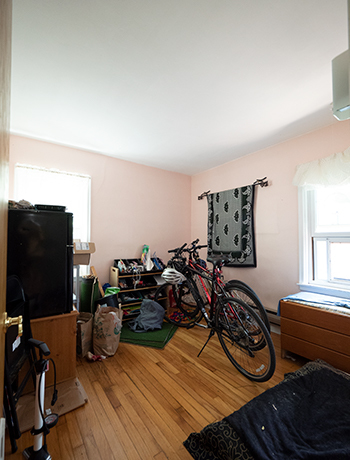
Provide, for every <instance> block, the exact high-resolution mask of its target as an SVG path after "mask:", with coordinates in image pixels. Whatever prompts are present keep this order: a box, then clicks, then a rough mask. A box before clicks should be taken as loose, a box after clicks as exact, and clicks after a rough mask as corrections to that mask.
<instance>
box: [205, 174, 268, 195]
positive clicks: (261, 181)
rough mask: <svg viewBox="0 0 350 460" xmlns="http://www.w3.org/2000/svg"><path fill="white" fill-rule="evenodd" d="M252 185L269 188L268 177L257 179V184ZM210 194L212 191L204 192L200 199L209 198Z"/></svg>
mask: <svg viewBox="0 0 350 460" xmlns="http://www.w3.org/2000/svg"><path fill="white" fill-rule="evenodd" d="M252 185H260V187H268V185H269V182H268V180H267V177H266V176H265V177H263V178H262V179H256V180H255V182H254V183H253V184H252ZM209 193H210V190H208V191H207V192H203V193H202V194H201V195H199V197H198V199H199V200H203V198H204V197H205V196H208V195H209Z"/></svg>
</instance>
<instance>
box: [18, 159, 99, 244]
mask: <svg viewBox="0 0 350 460" xmlns="http://www.w3.org/2000/svg"><path fill="white" fill-rule="evenodd" d="M90 184H91V179H90V177H89V176H85V175H81V174H74V173H69V172H63V171H58V170H53V169H44V168H38V167H35V166H27V165H19V164H17V165H16V167H15V200H16V201H19V200H22V199H24V200H27V201H29V202H30V203H32V204H51V205H60V206H66V211H67V212H72V213H73V238H74V239H80V240H81V241H84V242H86V241H90Z"/></svg>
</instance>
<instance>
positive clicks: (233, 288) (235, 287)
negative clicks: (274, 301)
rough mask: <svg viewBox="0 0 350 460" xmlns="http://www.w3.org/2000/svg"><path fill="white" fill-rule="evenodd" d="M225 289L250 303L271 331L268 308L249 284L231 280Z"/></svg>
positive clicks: (231, 294)
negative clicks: (266, 308)
mask: <svg viewBox="0 0 350 460" xmlns="http://www.w3.org/2000/svg"><path fill="white" fill-rule="evenodd" d="M225 290H226V292H228V293H229V295H230V296H231V297H233V298H234V299H239V300H242V302H244V303H246V304H248V305H249V306H250V307H251V308H253V309H254V310H255V312H256V313H258V315H259V316H260V318H261V319H262V320H263V322H264V324H265V326H266V329H267V330H268V332H270V331H271V326H270V321H269V318H268V316H267V313H266V310H265V308H264V306H263V304H262V303H261V302H260V299H259V297H258V296H257V295H256V294H255V292H254V291H253V289H251V288H250V287H249V286H248V284H246V283H243V281H239V280H231V281H228V282H227V283H226V284H225Z"/></svg>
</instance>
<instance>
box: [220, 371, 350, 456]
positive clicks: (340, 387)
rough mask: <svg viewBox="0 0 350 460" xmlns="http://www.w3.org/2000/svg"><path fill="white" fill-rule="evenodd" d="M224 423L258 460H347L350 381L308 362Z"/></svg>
mask: <svg viewBox="0 0 350 460" xmlns="http://www.w3.org/2000/svg"><path fill="white" fill-rule="evenodd" d="M305 367H306V370H307V372H306V373H305V369H303V370H302V371H301V372H298V371H297V372H295V373H293V374H289V378H287V379H285V380H284V381H283V382H281V383H280V384H278V385H277V386H275V387H274V388H271V389H270V390H267V391H265V392H264V393H263V394H261V395H259V396H258V397H256V398H254V399H253V400H252V401H250V402H249V403H247V404H246V405H245V406H243V407H242V408H241V409H240V410H238V411H237V412H234V413H233V414H231V415H230V416H228V417H226V421H227V422H228V423H229V424H230V425H231V426H232V428H233V429H234V430H235V432H236V433H238V435H239V436H240V438H241V440H242V441H243V443H244V444H245V445H246V446H247V447H248V448H249V451H250V452H251V454H252V455H253V457H254V458H255V459H259V460H271V459H293V460H297V459H310V460H312V459H325V460H326V459H327V460H329V459H349V458H350V380H349V377H348V376H347V375H346V374H344V373H342V372H337V371H335V370H334V369H333V368H332V367H331V366H328V365H326V364H325V363H324V364H322V363H321V364H320V363H319V362H315V363H309V364H308V365H306V366H304V368H305Z"/></svg>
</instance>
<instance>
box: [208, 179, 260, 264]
mask: <svg viewBox="0 0 350 460" xmlns="http://www.w3.org/2000/svg"><path fill="white" fill-rule="evenodd" d="M254 189H255V186H254V185H247V186H245V187H241V188H235V189H233V190H225V191H224V192H218V193H211V194H210V195H208V258H210V257H211V256H213V255H227V256H230V257H231V258H232V262H231V263H229V264H227V266H229V267H256V256H255V236H254V215H253V212H254Z"/></svg>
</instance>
